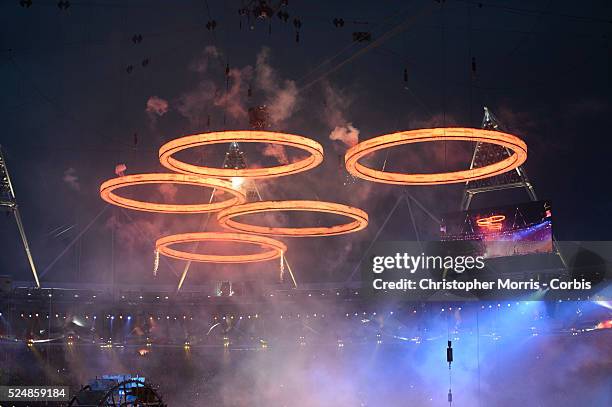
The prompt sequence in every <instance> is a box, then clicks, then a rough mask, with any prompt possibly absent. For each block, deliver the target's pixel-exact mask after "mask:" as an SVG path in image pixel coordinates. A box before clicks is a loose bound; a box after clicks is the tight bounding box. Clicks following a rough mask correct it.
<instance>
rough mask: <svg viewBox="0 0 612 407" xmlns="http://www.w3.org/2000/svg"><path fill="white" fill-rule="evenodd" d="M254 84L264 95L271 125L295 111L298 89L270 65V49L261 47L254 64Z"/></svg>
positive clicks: (276, 123)
mask: <svg viewBox="0 0 612 407" xmlns="http://www.w3.org/2000/svg"><path fill="white" fill-rule="evenodd" d="M255 84H256V85H257V87H258V88H259V89H261V90H262V91H263V92H264V94H265V95H266V97H265V100H266V105H267V106H268V112H269V113H270V121H271V122H272V123H271V124H272V125H273V126H279V125H281V124H282V123H283V122H284V121H286V120H287V119H288V118H289V117H290V116H291V115H292V114H293V112H294V111H295V109H296V107H297V104H298V89H297V86H296V84H295V82H294V81H292V80H288V79H285V80H281V79H280V77H279V75H278V73H277V72H276V70H275V69H274V68H272V66H271V65H270V49H269V48H266V47H264V48H262V50H261V51H260V52H259V54H257V60H256V64H255Z"/></svg>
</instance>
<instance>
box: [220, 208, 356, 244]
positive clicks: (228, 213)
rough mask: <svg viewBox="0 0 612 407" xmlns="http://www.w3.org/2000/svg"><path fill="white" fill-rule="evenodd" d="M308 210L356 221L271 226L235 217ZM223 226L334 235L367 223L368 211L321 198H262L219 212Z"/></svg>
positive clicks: (282, 233)
mask: <svg viewBox="0 0 612 407" xmlns="http://www.w3.org/2000/svg"><path fill="white" fill-rule="evenodd" d="M280 211H308V212H323V213H332V214H336V215H342V216H346V217H348V218H352V219H354V221H352V222H349V223H345V224H342V225H336V226H329V227H304V228H291V227H268V226H257V225H251V224H247V223H242V222H237V221H235V220H232V218H235V217H237V216H241V215H248V214H254V213H262V212H280ZM217 220H218V221H219V224H220V225H221V226H224V227H226V228H229V229H232V230H235V231H238V232H246V233H256V234H260V235H271V236H294V237H305V236H333V235H340V234H343V233H351V232H357V231H359V230H361V229H364V228H365V227H367V226H368V214H367V213H365V212H364V211H362V210H361V209H357V208H353V207H351V206H348V205H342V204H338V203H333V202H321V201H261V202H250V203H246V204H242V205H237V206H232V207H231V208H227V209H224V210H223V211H221V212H219V214H218V215H217Z"/></svg>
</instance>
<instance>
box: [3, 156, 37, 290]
mask: <svg viewBox="0 0 612 407" xmlns="http://www.w3.org/2000/svg"><path fill="white" fill-rule="evenodd" d="M0 208H3V209H6V210H9V211H11V212H13V215H15V220H16V221H17V227H18V228H19V234H20V235H21V241H22V242H23V248H24V249H25V252H26V256H28V262H29V263H30V268H31V269H32V274H33V275H34V281H35V282H36V286H37V287H38V288H40V281H39V279H38V273H37V272H36V266H34V259H33V258H32V253H31V251H30V245H29V244H28V239H27V237H26V234H25V229H24V227H23V222H22V221H21V215H20V214H19V206H18V205H17V198H16V197H15V191H14V190H13V184H12V183H11V177H10V176H9V172H8V168H7V165H6V159H5V158H4V153H3V152H2V147H1V146H0Z"/></svg>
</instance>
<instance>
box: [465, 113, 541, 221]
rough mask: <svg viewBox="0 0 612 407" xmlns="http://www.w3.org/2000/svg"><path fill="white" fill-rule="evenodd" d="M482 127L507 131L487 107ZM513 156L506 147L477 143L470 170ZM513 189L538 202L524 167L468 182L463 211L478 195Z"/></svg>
mask: <svg viewBox="0 0 612 407" xmlns="http://www.w3.org/2000/svg"><path fill="white" fill-rule="evenodd" d="M481 127H482V128H483V129H485V130H498V131H505V129H504V128H503V127H502V126H501V124H500V123H499V121H498V120H497V117H495V115H494V114H493V113H492V112H491V111H490V110H489V109H488V108H487V107H486V106H485V107H484V117H483V119H482V126H481ZM511 155H512V152H511V151H510V150H509V149H508V148H506V147H502V146H498V145H495V144H491V143H482V142H477V143H476V148H475V149H474V154H473V156H472V163H471V164H470V169H473V168H480V167H484V166H486V165H489V164H492V163H495V162H499V161H501V160H504V159H506V158H508V157H510V156H511ZM513 188H523V189H525V191H526V192H527V195H529V199H531V200H532V201H537V200H538V198H537V196H536V193H535V190H534V188H533V185H531V182H529V178H528V177H527V172H526V171H525V169H524V168H523V166H518V167H517V168H515V169H514V170H512V171H508V172H506V173H503V174H500V175H496V176H494V177H490V178H485V179H480V180H475V181H468V182H466V184H465V189H464V191H463V199H462V200H461V210H462V211H466V210H468V209H469V207H470V203H471V202H472V198H474V196H475V195H476V194H480V193H483V192H491V191H500V190H504V189H513Z"/></svg>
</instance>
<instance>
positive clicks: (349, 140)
mask: <svg viewBox="0 0 612 407" xmlns="http://www.w3.org/2000/svg"><path fill="white" fill-rule="evenodd" d="M329 139H330V140H335V141H341V142H342V143H344V144H345V145H346V146H347V147H352V146H354V145H355V144H357V143H358V142H359V130H358V129H357V128H355V126H353V123H347V124H346V125H344V126H336V127H335V128H334V129H333V130H332V132H331V133H330V134H329Z"/></svg>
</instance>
